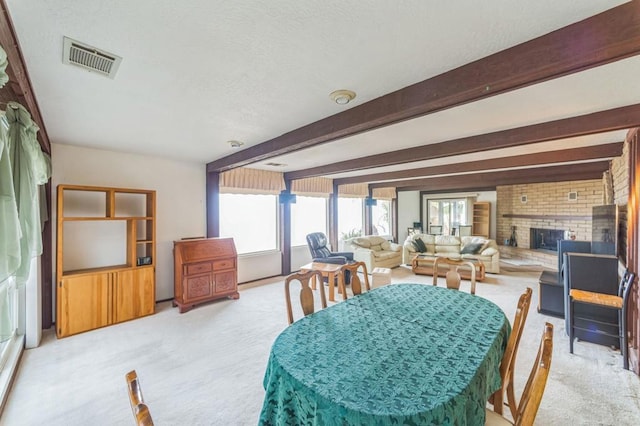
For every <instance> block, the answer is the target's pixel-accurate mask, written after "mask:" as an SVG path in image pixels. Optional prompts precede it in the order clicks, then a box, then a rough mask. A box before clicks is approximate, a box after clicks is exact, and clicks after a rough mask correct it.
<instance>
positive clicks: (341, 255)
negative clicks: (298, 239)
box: [307, 232, 353, 284]
mask: <svg viewBox="0 0 640 426" xmlns="http://www.w3.org/2000/svg"><path fill="white" fill-rule="evenodd" d="M307 245H308V246H309V251H310V252H311V259H312V261H313V262H320V263H331V264H334V265H346V264H347V263H353V252H332V251H331V250H329V248H328V247H327V236H326V235H325V234H324V233H322V232H313V233H311V234H308V235H307ZM325 280H326V278H325ZM350 282H351V275H350V274H349V271H347V272H346V274H345V283H346V284H349V283H350Z"/></svg>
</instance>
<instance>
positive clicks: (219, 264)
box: [213, 259, 235, 271]
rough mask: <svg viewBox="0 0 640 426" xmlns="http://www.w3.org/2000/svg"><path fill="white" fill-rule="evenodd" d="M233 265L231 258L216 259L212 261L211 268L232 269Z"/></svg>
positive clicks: (215, 269)
mask: <svg viewBox="0 0 640 426" xmlns="http://www.w3.org/2000/svg"><path fill="white" fill-rule="evenodd" d="M234 266H235V262H234V260H233V259H224V260H217V261H215V262H213V270H214V271H220V270H222V269H232V268H233V267H234Z"/></svg>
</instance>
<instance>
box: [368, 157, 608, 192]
mask: <svg viewBox="0 0 640 426" xmlns="http://www.w3.org/2000/svg"><path fill="white" fill-rule="evenodd" d="M608 169H609V161H597V162H592V163H584V164H580V165H579V166H565V165H559V166H549V167H538V168H526V169H516V170H505V171H499V172H485V173H470V174H465V175H455V176H444V177H433V178H423V179H410V180H399V181H394V182H381V183H373V184H371V185H369V187H370V188H384V187H389V186H394V187H396V188H397V189H398V190H399V191H409V190H412V191H414V190H415V191H436V190H437V191H448V190H454V189H468V188H469V189H470V188H477V187H483V188H491V187H496V186H498V185H520V184H525V183H543V182H566V181H571V180H588V179H601V178H602V173H603V172H604V171H606V170H608Z"/></svg>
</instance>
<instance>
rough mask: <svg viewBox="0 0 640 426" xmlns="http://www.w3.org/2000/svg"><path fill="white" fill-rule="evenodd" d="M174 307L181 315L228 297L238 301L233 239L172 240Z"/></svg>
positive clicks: (236, 257)
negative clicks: (197, 306)
mask: <svg viewBox="0 0 640 426" xmlns="http://www.w3.org/2000/svg"><path fill="white" fill-rule="evenodd" d="M173 260H174V262H173V264H174V292H175V296H174V299H173V306H177V307H178V308H179V309H180V313H183V312H187V311H188V310H190V309H191V308H193V307H194V306H195V305H197V304H200V303H204V302H209V301H211V300H215V299H220V298H223V297H230V298H232V299H238V298H239V297H240V294H239V293H238V269H237V265H238V262H237V260H238V256H237V253H236V246H235V244H234V243H233V238H199V239H193V240H181V241H174V243H173Z"/></svg>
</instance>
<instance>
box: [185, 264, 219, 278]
mask: <svg viewBox="0 0 640 426" xmlns="http://www.w3.org/2000/svg"><path fill="white" fill-rule="evenodd" d="M212 270H213V269H212V267H211V262H203V263H192V264H190V265H185V271H184V273H185V275H194V274H201V273H203V272H211V271H212Z"/></svg>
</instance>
